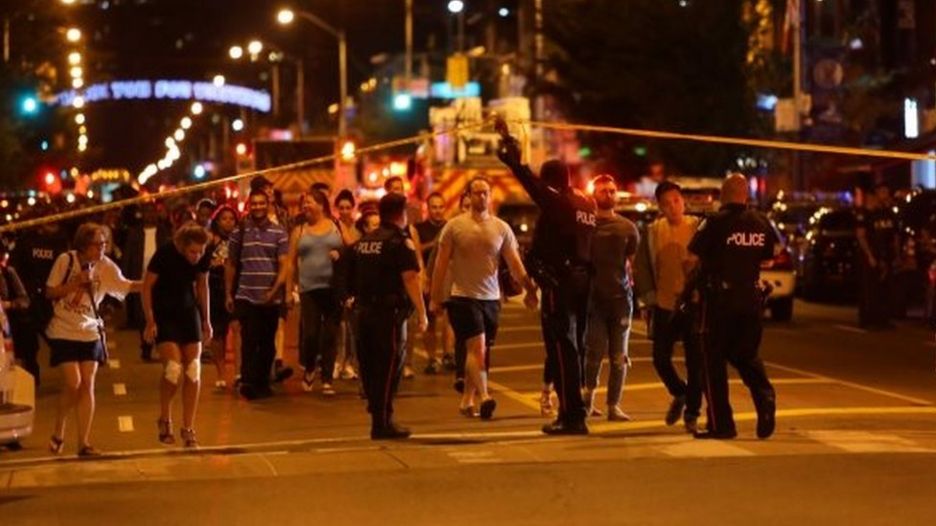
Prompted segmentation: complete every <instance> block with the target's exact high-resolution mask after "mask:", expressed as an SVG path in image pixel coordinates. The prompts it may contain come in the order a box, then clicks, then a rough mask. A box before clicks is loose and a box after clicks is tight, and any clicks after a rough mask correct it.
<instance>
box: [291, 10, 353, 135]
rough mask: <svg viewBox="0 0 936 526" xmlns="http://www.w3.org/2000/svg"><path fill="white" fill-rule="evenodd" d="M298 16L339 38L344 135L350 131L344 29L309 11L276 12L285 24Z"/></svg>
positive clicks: (341, 132) (340, 130)
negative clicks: (347, 113) (346, 107)
mask: <svg viewBox="0 0 936 526" xmlns="http://www.w3.org/2000/svg"><path fill="white" fill-rule="evenodd" d="M297 16H298V17H299V18H302V19H303V20H306V21H308V22H311V23H312V24H313V25H315V26H316V27H318V28H319V29H321V30H322V31H325V32H326V33H328V34H330V35H331V36H333V37H335V38H336V39H337V40H338V83H339V90H338V91H339V95H338V97H339V98H338V136H339V137H344V136H345V135H346V134H347V131H348V122H347V116H346V115H345V113H346V112H345V104H346V101H347V99H348V45H347V40H346V38H345V32H344V29H337V28H335V27H333V26H331V25H329V24H328V23H326V22H325V21H324V20H322V19H321V18H319V17H317V16H315V15H313V14H312V13H310V12H308V11H293V10H292V9H281V10H280V11H279V12H278V13H277V14H276V21H277V22H279V24H280V25H284V26H285V25H289V24H291V23H292V22H293V21H294V20H295V18H296V17H297ZM300 131H301V130H300Z"/></svg>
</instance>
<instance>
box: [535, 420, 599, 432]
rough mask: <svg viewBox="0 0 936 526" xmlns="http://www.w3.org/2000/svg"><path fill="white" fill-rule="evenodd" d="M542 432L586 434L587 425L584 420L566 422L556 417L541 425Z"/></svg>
mask: <svg viewBox="0 0 936 526" xmlns="http://www.w3.org/2000/svg"><path fill="white" fill-rule="evenodd" d="M543 433H545V434H547V435H587V434H588V426H586V425H585V421H584V420H581V421H577V422H566V421H564V420H562V419H561V418H557V419H556V420H555V421H554V422H553V423H551V424H546V425H545V426H543Z"/></svg>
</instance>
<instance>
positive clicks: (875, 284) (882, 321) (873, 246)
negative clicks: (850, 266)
mask: <svg viewBox="0 0 936 526" xmlns="http://www.w3.org/2000/svg"><path fill="white" fill-rule="evenodd" d="M873 190H874V191H873V192H872V193H869V194H868V195H866V197H865V208H864V209H860V210H859V211H858V213H857V215H856V218H855V226H856V228H855V233H856V237H857V238H858V246H859V248H860V252H859V265H858V268H859V274H860V299H859V302H858V325H860V326H861V327H863V328H869V329H885V328H892V327H893V326H892V325H891V321H890V317H891V307H892V304H891V300H892V287H891V282H892V279H893V272H894V263H895V262H896V259H897V255H898V254H899V241H898V236H897V214H895V213H894V210H893V208H892V206H893V205H892V204H891V199H890V188H889V187H888V186H887V185H886V184H884V183H878V184H877V185H875V187H874V189H873Z"/></svg>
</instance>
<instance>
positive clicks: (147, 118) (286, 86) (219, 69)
mask: <svg viewBox="0 0 936 526" xmlns="http://www.w3.org/2000/svg"><path fill="white" fill-rule="evenodd" d="M24 1H29V0H24ZM43 2H44V3H46V4H49V3H55V4H57V3H58V0H43ZM43 2H40V3H43ZM415 3H416V9H415V39H414V40H415V48H416V50H417V51H418V50H421V49H424V48H425V44H426V42H427V40H428V39H429V38H430V34H433V33H434V34H435V39H436V41H437V42H439V43H440V45H443V46H444V45H445V41H446V38H447V37H446V27H447V26H446V24H447V23H448V21H449V15H448V14H447V12H446V9H445V4H446V2H445V1H443V0H416V2H415ZM0 5H4V6H7V7H8V6H9V3H8V1H4V2H3V3H2V4H0ZM287 5H288V6H289V7H293V8H297V9H305V10H308V11H310V12H313V13H315V14H316V15H318V16H319V17H320V18H322V19H324V20H326V21H327V22H329V23H330V24H332V25H334V26H338V27H341V26H344V27H345V28H346V31H347V35H348V51H349V93H351V94H352V95H354V93H355V91H356V89H357V87H358V86H359V85H360V83H361V82H362V81H364V80H366V79H368V78H369V77H370V76H371V75H372V74H373V70H374V66H372V65H371V63H370V59H371V57H372V56H373V55H376V54H379V53H386V52H389V53H401V52H402V51H403V48H404V0H304V1H295V2H292V3H291V4H287V3H284V2H279V1H267V0H109V1H108V0H96V1H91V0H78V3H77V4H76V5H73V6H71V7H64V6H57V7H56V8H55V9H59V12H60V16H61V20H63V21H64V22H65V23H66V24H74V25H76V26H78V27H80V28H82V30H83V31H84V33H85V40H84V43H83V45H84V46H85V47H84V56H85V62H84V67H85V75H84V78H85V83H86V85H91V84H94V83H97V82H103V81H110V80H116V79H132V78H140V79H157V78H179V79H190V80H210V79H211V78H212V77H213V76H214V75H215V74H219V73H220V74H223V75H225V77H226V78H227V79H228V83H236V84H241V85H246V86H249V87H253V88H258V89H266V90H269V89H270V84H269V81H268V80H267V78H266V77H265V75H268V73H269V71H270V68H269V66H268V65H264V64H262V63H256V64H252V65H251V64H249V63H245V61H241V62H240V63H235V62H234V61H232V60H230V59H229V58H228V49H229V47H230V46H231V45H233V44H241V45H246V43H247V41H248V40H250V39H252V38H258V39H261V40H264V41H267V42H270V43H272V44H274V45H275V46H278V47H280V48H281V49H283V50H284V51H286V52H287V53H288V54H291V55H293V56H301V57H303V59H304V61H305V67H306V87H307V99H306V100H307V102H306V113H307V118H308V120H309V121H311V122H312V123H313V126H316V125H317V126H319V128H320V129H327V127H328V122H327V120H326V117H325V115H326V107H327V106H328V104H330V103H332V102H336V101H337V98H338V66H337V44H336V41H335V39H334V38H333V37H332V36H331V35H329V34H327V33H325V32H323V31H321V30H319V29H318V28H316V27H314V26H312V25H311V24H309V23H307V22H303V21H301V20H297V21H296V22H295V23H294V24H293V25H292V27H289V28H282V27H279V26H278V25H277V24H276V20H275V13H276V11H277V10H278V9H279V8H280V7H284V6H287ZM46 8H48V6H46ZM26 26H28V24H25V23H21V24H19V25H17V26H16V27H14V42H16V39H17V38H20V39H22V38H24V37H28V30H29V28H28V27H26ZM24 30H26V31H27V35H24V34H23V31H24ZM52 58H53V60H55V59H56V57H52ZM58 62H59V65H60V67H61V68H62V75H61V77H62V80H61V82H60V83H59V84H60V86H61V87H65V86H64V84H65V82H66V81H67V73H66V69H65V65H64V56H62V57H58ZM282 71H283V79H282V85H283V94H282V100H283V104H284V112H289V113H291V112H292V111H293V109H292V108H293V106H292V104H293V103H292V101H293V100H294V95H293V93H294V91H293V89H294V88H293V86H294V85H295V84H294V80H293V77H292V75H293V71H294V70H293V69H292V67H291V66H290V65H289V64H288V63H287V64H284V66H283V70H282ZM187 108H188V105H187V104H185V103H181V102H176V103H173V102H152V101H149V102H143V101H137V102H119V103H118V102H104V103H97V104H94V105H90V106H89V107H88V108H87V109H86V111H85V113H86V114H87V116H88V129H89V135H90V139H91V145H92V151H90V152H89V154H90V155H91V156H92V158H93V164H94V165H97V166H109V167H126V168H128V169H130V170H131V172H133V173H135V172H136V171H139V170H140V169H141V168H142V167H143V166H145V164H147V163H149V162H152V161H155V160H156V159H158V158H159V157H161V156H162V154H163V153H164V151H165V148H164V146H163V139H164V138H165V137H166V135H167V134H168V133H171V131H172V130H173V129H174V128H175V127H176V126H177V123H178V121H179V119H180V118H181V117H182V116H183V115H184V113H185V111H186V110H187ZM214 110H218V108H212V111H214ZM220 111H225V112H227V115H228V116H229V117H230V118H234V117H236V116H237V115H238V111H239V110H237V109H236V108H222V109H220ZM286 117H288V115H287V116H285V117H284V120H289V119H288V118H286ZM209 123H210V115H208V114H206V115H205V116H203V119H202V122H200V123H197V124H196V126H195V127H194V128H193V129H192V132H193V133H192V134H191V135H190V137H191V141H187V142H189V143H190V144H189V145H188V147H189V148H195V147H197V146H195V144H198V141H201V142H202V143H204V142H206V141H204V136H205V135H206V132H207V130H206V127H207V126H209V125H210V124H209ZM313 131H315V130H314V129H313ZM199 133H200V134H202V137H201V139H199V137H198V135H199Z"/></svg>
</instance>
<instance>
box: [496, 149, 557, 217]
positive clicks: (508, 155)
mask: <svg viewBox="0 0 936 526" xmlns="http://www.w3.org/2000/svg"><path fill="white" fill-rule="evenodd" d="M497 158H498V159H500V160H501V162H502V163H504V164H506V165H507V167H508V168H510V171H511V172H513V174H514V177H516V178H517V181H519V182H520V185H521V186H523V189H524V190H526V193H527V194H528V195H529V196H530V199H532V200H533V202H534V203H536V205H537V206H539V207H540V208H548V207H550V206H551V205H552V204H553V202H554V201H556V200H558V199H559V198H560V196H559V193H558V192H556V191H555V190H552V189H551V188H549V186H547V185H546V183H545V182H543V180H542V179H540V178H539V177H536V176H535V175H533V170H531V169H530V167H529V166H527V165H525V164H523V162H522V161H521V155H520V144H519V143H518V142H517V140H516V139H514V138H513V137H511V136H509V135H503V138H502V139H501V142H500V146H499V147H498V149H497Z"/></svg>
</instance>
